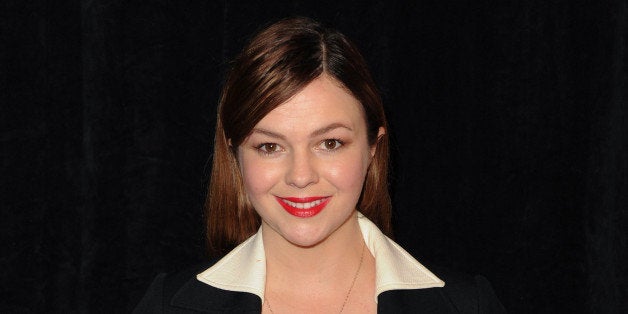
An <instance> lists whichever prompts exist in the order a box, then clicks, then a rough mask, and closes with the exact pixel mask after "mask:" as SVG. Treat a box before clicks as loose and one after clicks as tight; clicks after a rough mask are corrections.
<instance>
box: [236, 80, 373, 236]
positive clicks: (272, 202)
mask: <svg viewBox="0 0 628 314" xmlns="http://www.w3.org/2000/svg"><path fill="white" fill-rule="evenodd" d="M366 131H367V130H366V122H365V119H364V114H363V113H362V106H361V104H360V103H359V102H358V100H357V99H355V98H354V97H353V96H352V95H351V94H349V93H347V92H346V91H345V90H344V89H342V88H341V87H339V86H338V83H336V82H335V81H333V80H332V79H330V78H328V77H326V76H325V75H323V76H321V77H319V78H317V79H316V80H314V81H312V82H311V83H310V84H309V85H307V86H306V87H305V88H304V89H303V90H301V91H300V92H299V93H297V94H296V95H295V96H294V97H292V98H291V99H290V100H288V101H287V102H285V103H284V104H282V105H280V106H279V107H277V108H275V109H274V110H272V111H271V112H269V113H268V114H267V115H266V116H265V117H264V118H263V119H262V120H261V121H260V122H259V123H258V124H257V125H256V126H255V127H254V128H253V130H252V133H251V135H250V136H249V137H248V138H246V139H245V141H244V142H243V143H242V144H241V145H240V146H239V147H238V162H239V164H240V169H241V171H242V177H243V179H244V187H245V191H246V193H247V196H248V198H249V200H250V202H251V203H252V205H253V207H254V208H255V210H256V211H257V213H258V214H259V215H260V217H261V218H262V224H263V226H264V228H265V232H266V231H268V232H273V233H276V234H278V235H280V236H281V237H282V238H283V239H285V240H287V241H289V242H290V243H292V244H295V245H298V246H304V247H308V246H313V245H316V244H318V243H320V242H321V241H323V240H325V239H326V238H327V237H328V236H329V235H331V234H333V233H334V232H335V231H336V230H338V229H339V228H340V227H341V226H342V225H343V224H345V223H346V222H347V221H349V217H350V216H351V215H352V214H353V213H354V211H355V209H356V204H357V202H358V198H359V197H360V192H361V191H362V185H363V184H364V178H365V176H366V171H367V169H368V166H369V163H370V161H371V158H372V156H373V154H374V153H375V146H372V147H371V146H369V144H368V140H367V132H366ZM380 133H383V129H382V130H380ZM268 227H269V229H270V230H266V228H268Z"/></svg>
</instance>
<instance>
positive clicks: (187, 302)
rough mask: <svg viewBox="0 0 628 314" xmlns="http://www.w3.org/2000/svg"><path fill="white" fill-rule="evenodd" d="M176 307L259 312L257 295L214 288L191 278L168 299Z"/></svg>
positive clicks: (259, 305)
mask: <svg viewBox="0 0 628 314" xmlns="http://www.w3.org/2000/svg"><path fill="white" fill-rule="evenodd" d="M170 305H171V306H173V307H176V308H181V309H187V310H194V311H198V312H205V313H260V312H261V301H260V299H259V297H258V296H256V295H254V294H251V293H246V292H235V291H227V290H221V289H217V288H214V287H212V286H209V285H207V284H205V283H202V282H200V281H198V280H197V279H196V278H193V279H191V280H189V281H188V282H186V283H185V284H184V285H183V286H182V287H181V289H179V291H177V292H176V293H175V294H174V296H173V297H172V299H171V301H170Z"/></svg>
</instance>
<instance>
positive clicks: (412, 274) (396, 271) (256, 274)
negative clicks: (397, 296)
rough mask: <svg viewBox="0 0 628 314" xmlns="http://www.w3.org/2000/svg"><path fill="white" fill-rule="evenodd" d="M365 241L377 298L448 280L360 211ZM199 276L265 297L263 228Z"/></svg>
mask: <svg viewBox="0 0 628 314" xmlns="http://www.w3.org/2000/svg"><path fill="white" fill-rule="evenodd" d="M358 223H359V225H360V230H361V231H362V235H363V237H364V242H365V243H366V246H367V247H368V249H369V251H371V254H372V255H373V256H374V257H375V273H376V277H375V301H376V302H377V296H378V295H379V294H380V293H382V292H384V291H388V290H400V289H425V288H435V287H443V286H445V283H444V282H443V281H442V280H440V279H439V278H438V277H436V276H435V275H434V274H432V272H430V271H429V270H428V269H427V268H425V266H423V265H421V263H419V262H418V261H417V260H416V259H414V258H413V257H412V256H411V255H410V254H409V253H408V252H406V251H405V250H404V249H403V248H401V247H400V246H399V245H398V244H397V243H395V242H394V241H393V240H391V239H390V238H388V237H386V236H385V235H384V234H383V233H382V232H381V231H380V230H379V228H377V226H375V224H374V223H373V222H371V221H370V220H369V219H368V218H366V217H364V215H362V214H361V213H358ZM196 278H197V279H198V280H199V281H201V282H204V283H206V284H208V285H210V286H213V287H216V288H219V289H223V290H229V291H240V292H249V293H252V294H255V295H257V296H259V297H260V299H262V300H264V287H265V285H266V255H265V253H264V242H263V240H262V232H261V228H260V230H259V231H258V232H257V233H256V234H254V235H253V236H251V237H250V238H248V239H247V240H245V241H244V242H242V243H241V244H240V245H238V246H237V247H236V248H235V249H233V250H232V251H231V252H229V254H227V255H225V257H223V258H222V259H221V260H219V261H218V262H217V263H216V264H214V265H213V266H212V267H210V268H208V269H207V270H205V271H203V272H202V273H200V274H198V275H197V276H196Z"/></svg>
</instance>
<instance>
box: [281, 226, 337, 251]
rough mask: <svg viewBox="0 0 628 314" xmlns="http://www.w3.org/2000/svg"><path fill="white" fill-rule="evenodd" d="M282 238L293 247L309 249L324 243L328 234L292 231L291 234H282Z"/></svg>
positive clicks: (311, 231)
mask: <svg viewBox="0 0 628 314" xmlns="http://www.w3.org/2000/svg"><path fill="white" fill-rule="evenodd" d="M282 236H283V238H284V239H286V241H288V242H290V243H291V244H293V245H295V246H298V247H302V248H309V247H314V246H316V245H317V244H319V243H321V242H323V241H325V239H327V238H328V237H329V234H325V233H323V232H320V231H315V230H293V231H292V232H288V233H286V234H282Z"/></svg>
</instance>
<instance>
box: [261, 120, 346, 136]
mask: <svg viewBox="0 0 628 314" xmlns="http://www.w3.org/2000/svg"><path fill="white" fill-rule="evenodd" d="M339 128H343V129H347V130H349V131H353V129H352V128H351V127H349V126H347V125H345V124H343V123H340V122H336V123H332V124H330V125H328V126H325V127H322V128H320V129H317V130H315V131H314V132H312V134H311V135H310V137H316V136H320V135H323V134H325V133H328V132H331V131H332V130H335V129H339ZM252 133H261V134H264V135H267V136H270V137H273V138H278V139H281V140H285V139H286V137H285V136H283V135H282V134H279V133H275V132H273V131H269V130H266V129H261V128H254V129H253V132H252Z"/></svg>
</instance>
